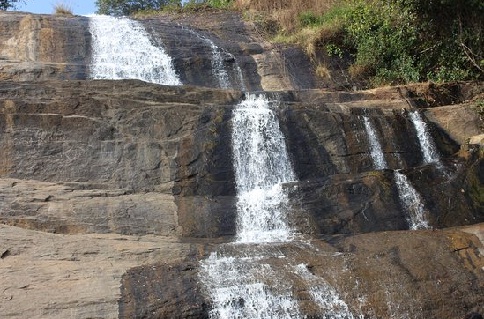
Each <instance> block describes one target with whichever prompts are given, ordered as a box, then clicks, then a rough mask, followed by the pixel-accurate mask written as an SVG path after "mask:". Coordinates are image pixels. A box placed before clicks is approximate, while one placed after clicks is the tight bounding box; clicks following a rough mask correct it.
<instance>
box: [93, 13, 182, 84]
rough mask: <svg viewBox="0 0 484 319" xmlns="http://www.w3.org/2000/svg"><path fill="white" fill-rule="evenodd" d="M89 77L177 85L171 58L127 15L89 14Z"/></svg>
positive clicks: (177, 79) (176, 76)
mask: <svg viewBox="0 0 484 319" xmlns="http://www.w3.org/2000/svg"><path fill="white" fill-rule="evenodd" d="M89 31H90V32H91V35H92V62H91V66H90V73H91V78H93V79H113V80H118V79H139V80H142V81H145V82H150V83H156V84H163V85H181V84H182V83H181V81H180V79H179V78H178V75H177V74H176V72H175V68H174V66H173V62H172V59H171V57H170V56H169V55H168V54H166V52H165V50H164V49H163V48H162V47H159V46H155V45H154V44H153V42H152V41H151V39H150V36H149V35H148V33H147V32H146V30H145V29H144V27H143V26H142V25H141V24H140V23H139V22H137V21H134V20H131V19H128V18H114V17H109V16H102V15H91V16H89Z"/></svg>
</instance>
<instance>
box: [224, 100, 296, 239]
mask: <svg viewBox="0 0 484 319" xmlns="http://www.w3.org/2000/svg"><path fill="white" fill-rule="evenodd" d="M232 145H233V152H234V154H233V159H234V166H235V167H234V168H235V181H236V188H237V241H238V242H275V241H287V240H289V236H290V234H291V230H290V228H289V226H288V225H287V218H286V212H287V209H286V206H287V202H288V198H287V194H286V193H285V192H284V191H283V189H282V187H281V184H282V183H285V182H289V181H294V180H296V176H295V173H294V171H293V169H292V166H291V163H290V161H289V156H288V153H287V150H286V144H285V141H284V137H283V135H282V132H281V131H280V129H279V121H278V119H277V115H276V113H275V112H274V111H273V110H272V109H271V107H270V102H269V101H268V100H267V99H266V98H265V97H264V96H262V95H259V96H257V95H248V96H247V99H246V100H244V101H242V102H241V103H240V104H239V105H237V107H236V108H235V110H234V117H233V132H232Z"/></svg>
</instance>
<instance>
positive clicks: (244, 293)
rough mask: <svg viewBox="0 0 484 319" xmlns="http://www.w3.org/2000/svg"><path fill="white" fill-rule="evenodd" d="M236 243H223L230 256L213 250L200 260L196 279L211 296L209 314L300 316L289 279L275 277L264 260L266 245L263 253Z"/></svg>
mask: <svg viewBox="0 0 484 319" xmlns="http://www.w3.org/2000/svg"><path fill="white" fill-rule="evenodd" d="M236 245H237V246H240V244H236ZM236 245H234V244H231V245H230V244H229V245H226V246H225V247H223V248H226V249H227V248H232V251H231V252H230V253H229V255H230V256H224V254H223V252H222V253H218V252H214V253H212V254H211V255H210V257H209V258H207V259H206V260H204V261H203V262H202V263H201V269H200V279H201V282H202V283H203V284H204V285H205V287H207V288H208V291H209V293H210V296H211V298H212V309H211V311H210V313H209V317H210V318H221V319H222V318H223V319H225V318H227V319H230V318H254V319H269V318H287V319H291V318H296V319H297V318H302V316H301V314H300V311H299V307H298V304H297V301H296V300H295V299H294V298H293V297H292V287H291V285H290V283H289V282H284V281H279V279H280V275H279V272H278V271H276V270H275V269H273V267H272V266H271V265H270V264H269V263H267V262H265V258H267V257H265V255H269V258H270V255H271V252H270V247H266V248H267V250H266V251H265V252H264V256H263V255H258V250H257V247H245V248H244V247H235V246H236ZM272 254H273V253H272ZM235 255H242V256H235Z"/></svg>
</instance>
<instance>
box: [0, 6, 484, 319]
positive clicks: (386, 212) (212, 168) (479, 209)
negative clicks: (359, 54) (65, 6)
mask: <svg viewBox="0 0 484 319" xmlns="http://www.w3.org/2000/svg"><path fill="white" fill-rule="evenodd" d="M217 21H222V22H220V23H218V22H217ZM142 23H143V24H144V25H145V27H146V28H147V30H148V31H149V32H150V34H152V35H153V39H154V41H159V43H160V44H161V43H163V45H164V46H165V47H166V50H167V52H168V53H170V54H171V55H172V56H173V58H174V63H175V65H176V68H177V72H179V75H180V77H181V79H182V81H183V82H184V83H185V84H195V85H200V86H191V85H183V86H158V85H153V84H148V83H144V82H141V81H137V80H120V81H109V80H87V79H86V78H88V77H89V75H88V72H87V71H88V66H89V65H88V61H90V54H91V53H90V49H89V43H90V40H89V38H90V35H89V32H88V19H87V18H85V17H73V18H62V17H52V16H38V15H28V14H24V13H0V25H1V26H2V33H1V34H0V56H1V59H0V81H1V86H0V149H1V150H2V152H0V223H1V224H2V225H1V226H0V285H1V286H2V287H5V289H4V290H3V292H2V294H3V295H2V296H1V298H2V302H0V313H1V314H2V317H5V318H19V319H20V318H26V317H28V318H96V317H97V318H207V317H208V316H209V310H210V307H211V300H210V298H209V297H208V296H207V293H206V291H204V289H203V287H202V286H201V285H200V284H199V281H200V278H199V276H200V273H199V265H200V261H201V260H203V259H204V258H206V257H207V256H208V255H209V254H210V253H211V252H212V251H216V250H217V249H218V248H219V247H220V246H219V244H221V243H226V242H230V241H231V239H232V237H233V236H234V235H235V232H236V224H235V220H236V209H235V204H236V185H235V182H234V172H233V163H232V162H233V160H232V146H231V145H232V144H231V130H232V127H231V117H232V110H233V108H234V106H235V105H236V104H238V103H239V102H240V101H242V100H243V99H244V93H243V92H241V90H232V89H224V90H223V89H217V88H216V87H218V86H219V83H218V81H217V77H216V75H215V74H213V73H212V59H213V57H212V49H211V45H209V41H208V40H210V41H212V42H213V43H214V44H215V45H216V46H218V47H219V48H220V52H221V54H222V56H223V59H224V65H225V67H226V69H227V71H228V74H229V78H230V82H231V83H232V84H233V86H234V87H236V86H237V87H239V88H240V86H241V85H242V82H243V84H244V86H245V87H246V89H248V90H261V89H265V90H267V89H274V90H280V91H278V92H265V93H264V94H266V95H267V96H268V97H269V98H271V99H273V100H276V99H277V100H278V101H279V103H278V106H277V108H276V111H277V114H278V116H279V119H280V127H281V130H282V131H283V133H284V136H285V143H286V145H287V148H288V151H289V155H290V159H291V162H292V165H293V166H294V169H295V172H296V174H297V178H298V180H297V181H294V182H291V183H287V184H285V185H284V186H283V187H284V188H286V189H287V190H288V192H289V198H290V207H291V215H290V216H291V217H290V223H291V225H292V226H293V228H294V229H295V230H296V231H297V232H298V233H300V236H301V237H302V238H304V242H307V244H304V245H303V244H298V243H283V244H279V246H277V247H275V248H274V247H268V248H267V249H268V250H271V249H276V250H277V249H278V252H280V254H281V255H280V256H283V257H284V258H282V257H281V258H279V257H278V258H275V257H270V256H269V257H267V258H266V260H265V261H266V262H267V263H268V264H269V265H270V266H271V267H274V268H275V269H277V270H278V274H280V278H279V279H280V280H288V282H293V283H294V289H293V290H294V295H295V296H296V298H297V300H298V301H299V304H300V307H301V309H302V311H303V313H304V314H305V315H307V316H308V318H325V317H324V314H322V312H321V309H319V308H318V306H317V305H316V304H315V303H314V302H313V301H311V298H310V297H309V294H310V287H308V286H307V282H306V281H304V280H301V279H297V278H296V277H297V276H295V275H294V272H292V271H291V270H288V268H287V267H286V266H285V265H286V264H284V262H283V261H282V260H284V261H288V262H290V263H291V264H293V265H303V266H304V267H305V269H306V270H307V271H309V272H310V273H311V274H312V275H313V276H314V278H319V279H314V280H316V281H317V282H326V283H328V284H329V285H331V287H333V288H334V289H335V291H337V292H338V293H339V295H340V296H341V298H342V299H343V300H344V301H345V302H346V303H347V304H348V307H349V308H350V310H351V312H352V313H353V314H354V315H355V316H363V317H365V318H449V319H450V318H463V317H464V316H465V315H467V314H471V313H473V312H474V313H484V309H483V308H482V305H483V304H484V299H483V296H484V278H483V272H482V270H483V269H484V268H483V267H484V261H483V257H482V254H483V252H484V248H483V247H484V246H482V241H483V240H484V209H483V205H484V198H483V195H482V194H483V191H484V190H483V186H482V185H483V184H484V173H483V172H484V164H483V163H484V160H483V152H482V145H479V143H480V142H479V141H480V140H481V139H482V138H479V136H480V134H482V120H481V119H480V117H479V115H478V113H477V112H475V110H474V105H475V103H474V101H476V100H478V99H480V97H482V94H483V92H484V86H483V85H482V83H474V84H455V85H454V84H451V85H447V86H433V85H429V84H427V85H414V86H405V87H392V88H381V89H376V90H371V91H364V92H336V91H323V90H318V89H310V90H299V89H309V88H314V87H315V86H317V85H318V81H317V80H316V79H315V78H314V77H313V76H312V73H311V71H310V70H309V69H310V67H309V64H308V61H307V59H306V58H304V57H303V56H302V55H301V52H299V51H298V50H297V49H295V48H280V47H276V46H274V45H272V44H269V43H267V42H265V41H263V40H261V39H260V37H259V36H258V35H257V32H256V30H255V29H254V28H253V26H250V25H247V24H246V23H244V22H242V21H241V19H240V17H239V16H238V15H237V14H234V13H220V12H209V13H200V14H196V15H193V16H183V15H179V16H172V17H157V18H149V19H148V18H147V19H144V20H143V21H142ZM3 30H5V32H3ZM67 39H69V40H67ZM194 52H196V54H194ZM284 56H285V57H291V60H288V59H284ZM237 65H238V66H239V67H240V70H241V74H242V79H243V81H242V82H239V81H240V77H239V75H240V73H239V71H238V68H237ZM291 65H292V67H291ZM295 65H298V66H300V68H299V69H298V68H296V67H295ZM306 66H307V67H306ZM473 100H474V101H473ZM416 109H420V111H421V113H422V115H423V117H424V118H425V119H426V122H427V125H428V128H429V132H430V135H431V139H432V140H433V141H435V144H436V148H437V150H438V153H439V156H440V164H439V165H437V164H435V163H433V164H432V163H431V164H428V163H425V162H424V160H423V155H422V153H421V146H420V143H419V142H418V137H417V133H416V130H415V127H414V125H413V124H412V122H411V119H410V116H409V113H410V112H411V111H415V110H416ZM364 116H365V117H367V118H368V119H369V121H370V122H371V123H372V124H373V126H374V129H375V134H376V138H377V139H378V141H379V142H380V144H381V148H382V152H383V156H384V157H385V160H386V168H385V169H379V170H376V169H375V166H374V162H373V160H372V157H371V154H370V142H369V138H368V134H367V132H366V129H365V125H364V123H363V117H364ZM468 141H477V142H474V143H477V144H472V143H468ZM397 169H399V170H400V172H401V173H403V174H404V175H405V176H407V178H408V180H409V182H410V183H411V184H412V185H413V187H414V188H415V190H416V191H417V192H418V193H419V194H420V196H421V197H422V202H423V206H424V207H425V217H426V218H427V219H428V222H429V224H430V225H431V226H432V227H433V228H434V230H420V231H407V230H408V228H409V224H408V216H407V213H406V211H405V207H403V205H402V201H401V200H400V198H399V194H398V190H397V186H396V181H395V173H394V170H397ZM451 227H452V228H451ZM223 247H231V246H230V245H225V246H223ZM239 248H240V247H235V248H234V249H233V250H234V252H231V253H233V254H235V255H236V254H241V255H243V253H244V252H243V249H242V248H240V249H241V251H239V252H237V250H238V249H239ZM225 249H227V250H230V249H231V248H225ZM311 278H313V277H311Z"/></svg>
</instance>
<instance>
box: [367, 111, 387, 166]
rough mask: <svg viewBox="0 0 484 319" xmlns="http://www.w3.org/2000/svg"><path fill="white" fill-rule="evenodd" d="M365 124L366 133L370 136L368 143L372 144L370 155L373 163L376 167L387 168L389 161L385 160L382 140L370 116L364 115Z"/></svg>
mask: <svg viewBox="0 0 484 319" xmlns="http://www.w3.org/2000/svg"><path fill="white" fill-rule="evenodd" d="M363 124H364V125H365V130H366V134H367V136H368V143H369V145H370V156H371V159H372V160H373V165H374V167H375V169H385V168H387V162H386V160H385V155H384V154H383V151H382V148H381V144H380V141H379V140H378V136H377V134H376V131H375V128H374V127H373V125H372V123H371V122H370V119H369V118H368V116H363Z"/></svg>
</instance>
